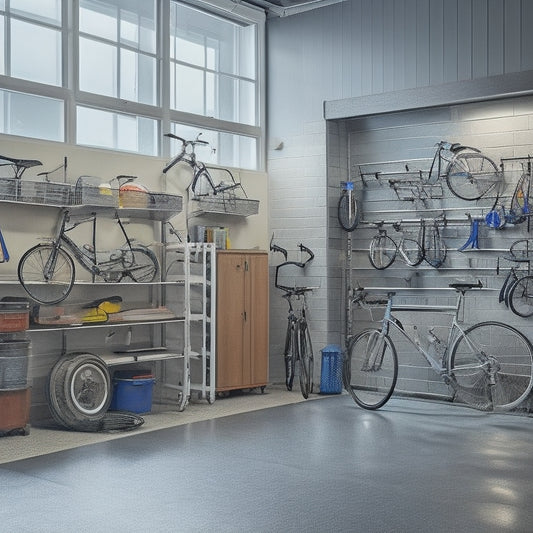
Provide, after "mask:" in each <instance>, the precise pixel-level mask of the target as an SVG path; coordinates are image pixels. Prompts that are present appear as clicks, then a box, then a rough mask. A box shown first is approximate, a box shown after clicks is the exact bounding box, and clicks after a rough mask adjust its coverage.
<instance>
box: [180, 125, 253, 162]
mask: <svg viewBox="0 0 533 533" xmlns="http://www.w3.org/2000/svg"><path fill="white" fill-rule="evenodd" d="M171 129H172V133H174V134H175V135H178V136H179V137H182V138H183V139H187V140H191V139H195V138H196V137H197V135H198V134H199V133H201V137H200V138H201V139H202V140H203V141H207V142H208V143H209V145H208V146H201V145H198V146H197V147H196V156H197V158H198V160H199V161H202V162H203V163H206V164H211V165H220V166H225V167H234V168H248V169H256V168H257V139H255V138H253V137H245V136H243V135H235V134H232V133H220V132H217V131H213V130H202V129H200V128H195V127H192V126H186V125H184V124H177V123H173V124H172V125H171ZM170 147H171V150H170V151H171V153H173V154H175V153H178V151H179V149H180V148H181V144H180V143H179V142H178V141H171V145H170Z"/></svg>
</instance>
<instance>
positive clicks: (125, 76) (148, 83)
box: [120, 50, 157, 105]
mask: <svg viewBox="0 0 533 533" xmlns="http://www.w3.org/2000/svg"><path fill="white" fill-rule="evenodd" d="M156 94H157V78H156V60H155V58H153V57H150V56H146V55H144V54H139V53H137V52H133V51H131V50H121V52H120V98H124V99H125V100H131V101H133V102H141V103H143V104H152V105H156V104H157V100H156Z"/></svg>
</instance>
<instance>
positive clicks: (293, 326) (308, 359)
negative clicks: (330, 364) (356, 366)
mask: <svg viewBox="0 0 533 533" xmlns="http://www.w3.org/2000/svg"><path fill="white" fill-rule="evenodd" d="M298 247H299V250H300V253H301V254H302V255H303V254H305V259H304V260H303V261H289V260H288V252H287V250H286V249H285V248H282V247H281V246H278V245H277V244H274V243H273V242H272V241H271V242H270V251H272V252H279V253H281V254H283V257H284V258H285V261H284V262H283V263H280V264H279V265H277V266H276V275H275V281H274V285H275V286H276V288H278V289H280V290H281V291H283V295H282V297H283V298H285V300H287V304H288V306H289V310H288V317H287V331H286V334H285V349H284V354H283V357H284V361H285V384H286V386H287V390H289V391H291V390H292V385H293V381H294V376H295V375H298V377H299V381H300V390H301V392H302V396H303V397H304V398H305V399H307V398H308V397H309V394H310V393H311V392H313V365H314V357H313V346H312V344H311V335H310V333H309V326H308V323H307V305H306V299H305V298H306V294H307V293H308V292H310V291H312V290H314V289H315V288H316V287H303V286H300V287H297V286H292V287H291V286H289V285H283V284H282V283H281V282H280V279H279V273H280V271H281V269H284V268H286V267H291V266H292V267H297V268H300V269H304V268H305V267H306V266H307V264H308V263H309V262H310V261H312V260H313V258H314V254H313V252H312V251H311V250H310V249H309V248H307V247H306V246H304V245H303V244H299V245H298ZM295 301H297V302H299V304H300V305H299V306H298V308H297V309H295V308H294V305H293V304H294V302H295Z"/></svg>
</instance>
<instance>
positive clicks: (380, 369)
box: [343, 329, 398, 409]
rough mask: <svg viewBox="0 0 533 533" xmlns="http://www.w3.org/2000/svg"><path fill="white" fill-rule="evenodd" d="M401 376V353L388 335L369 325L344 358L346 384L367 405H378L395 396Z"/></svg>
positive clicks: (345, 386) (356, 400)
mask: <svg viewBox="0 0 533 533" xmlns="http://www.w3.org/2000/svg"><path fill="white" fill-rule="evenodd" d="M397 377H398V357H397V355H396V349H395V347H394V344H393V343H392V341H391V339H390V338H389V336H388V335H385V336H384V337H381V332H380V331H379V330H377V329H367V330H365V331H363V332H362V333H360V334H359V335H357V336H356V337H354V338H353V339H352V341H351V342H350V345H349V347H348V357H346V358H345V359H344V365H343V381H344V388H345V389H346V390H347V391H348V392H349V393H350V394H351V396H352V398H353V399H354V401H355V403H357V405H359V406H360V407H363V408H364V409H378V408H380V407H382V406H383V405H385V403H387V401H388V400H389V398H390V397H391V395H392V393H393V391H394V387H395V386H396V379H397Z"/></svg>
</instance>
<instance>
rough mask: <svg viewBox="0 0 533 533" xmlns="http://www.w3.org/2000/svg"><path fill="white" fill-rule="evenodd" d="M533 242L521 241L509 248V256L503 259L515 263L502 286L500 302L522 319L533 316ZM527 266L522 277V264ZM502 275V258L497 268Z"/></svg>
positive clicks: (499, 296)
mask: <svg viewBox="0 0 533 533" xmlns="http://www.w3.org/2000/svg"><path fill="white" fill-rule="evenodd" d="M532 252H533V240H531V239H519V240H517V241H515V242H513V244H511V246H510V248H509V254H507V255H505V256H503V259H505V260H507V261H510V262H514V263H516V264H517V266H512V267H511V268H510V269H509V273H508V274H507V276H506V277H505V280H504V281H503V284H502V286H501V289H500V292H499V295H498V301H499V302H500V303H502V302H503V303H505V305H506V306H507V307H508V308H509V309H511V311H512V312H513V313H514V314H515V315H518V316H520V317H522V318H527V317H530V316H533V276H532V275H531V274H530V271H531V261H532V260H533V255H532ZM521 263H525V264H526V265H527V273H526V274H525V275H520V274H519V272H521V271H520V264H521ZM499 273H500V258H498V262H497V266H496V274H499Z"/></svg>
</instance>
